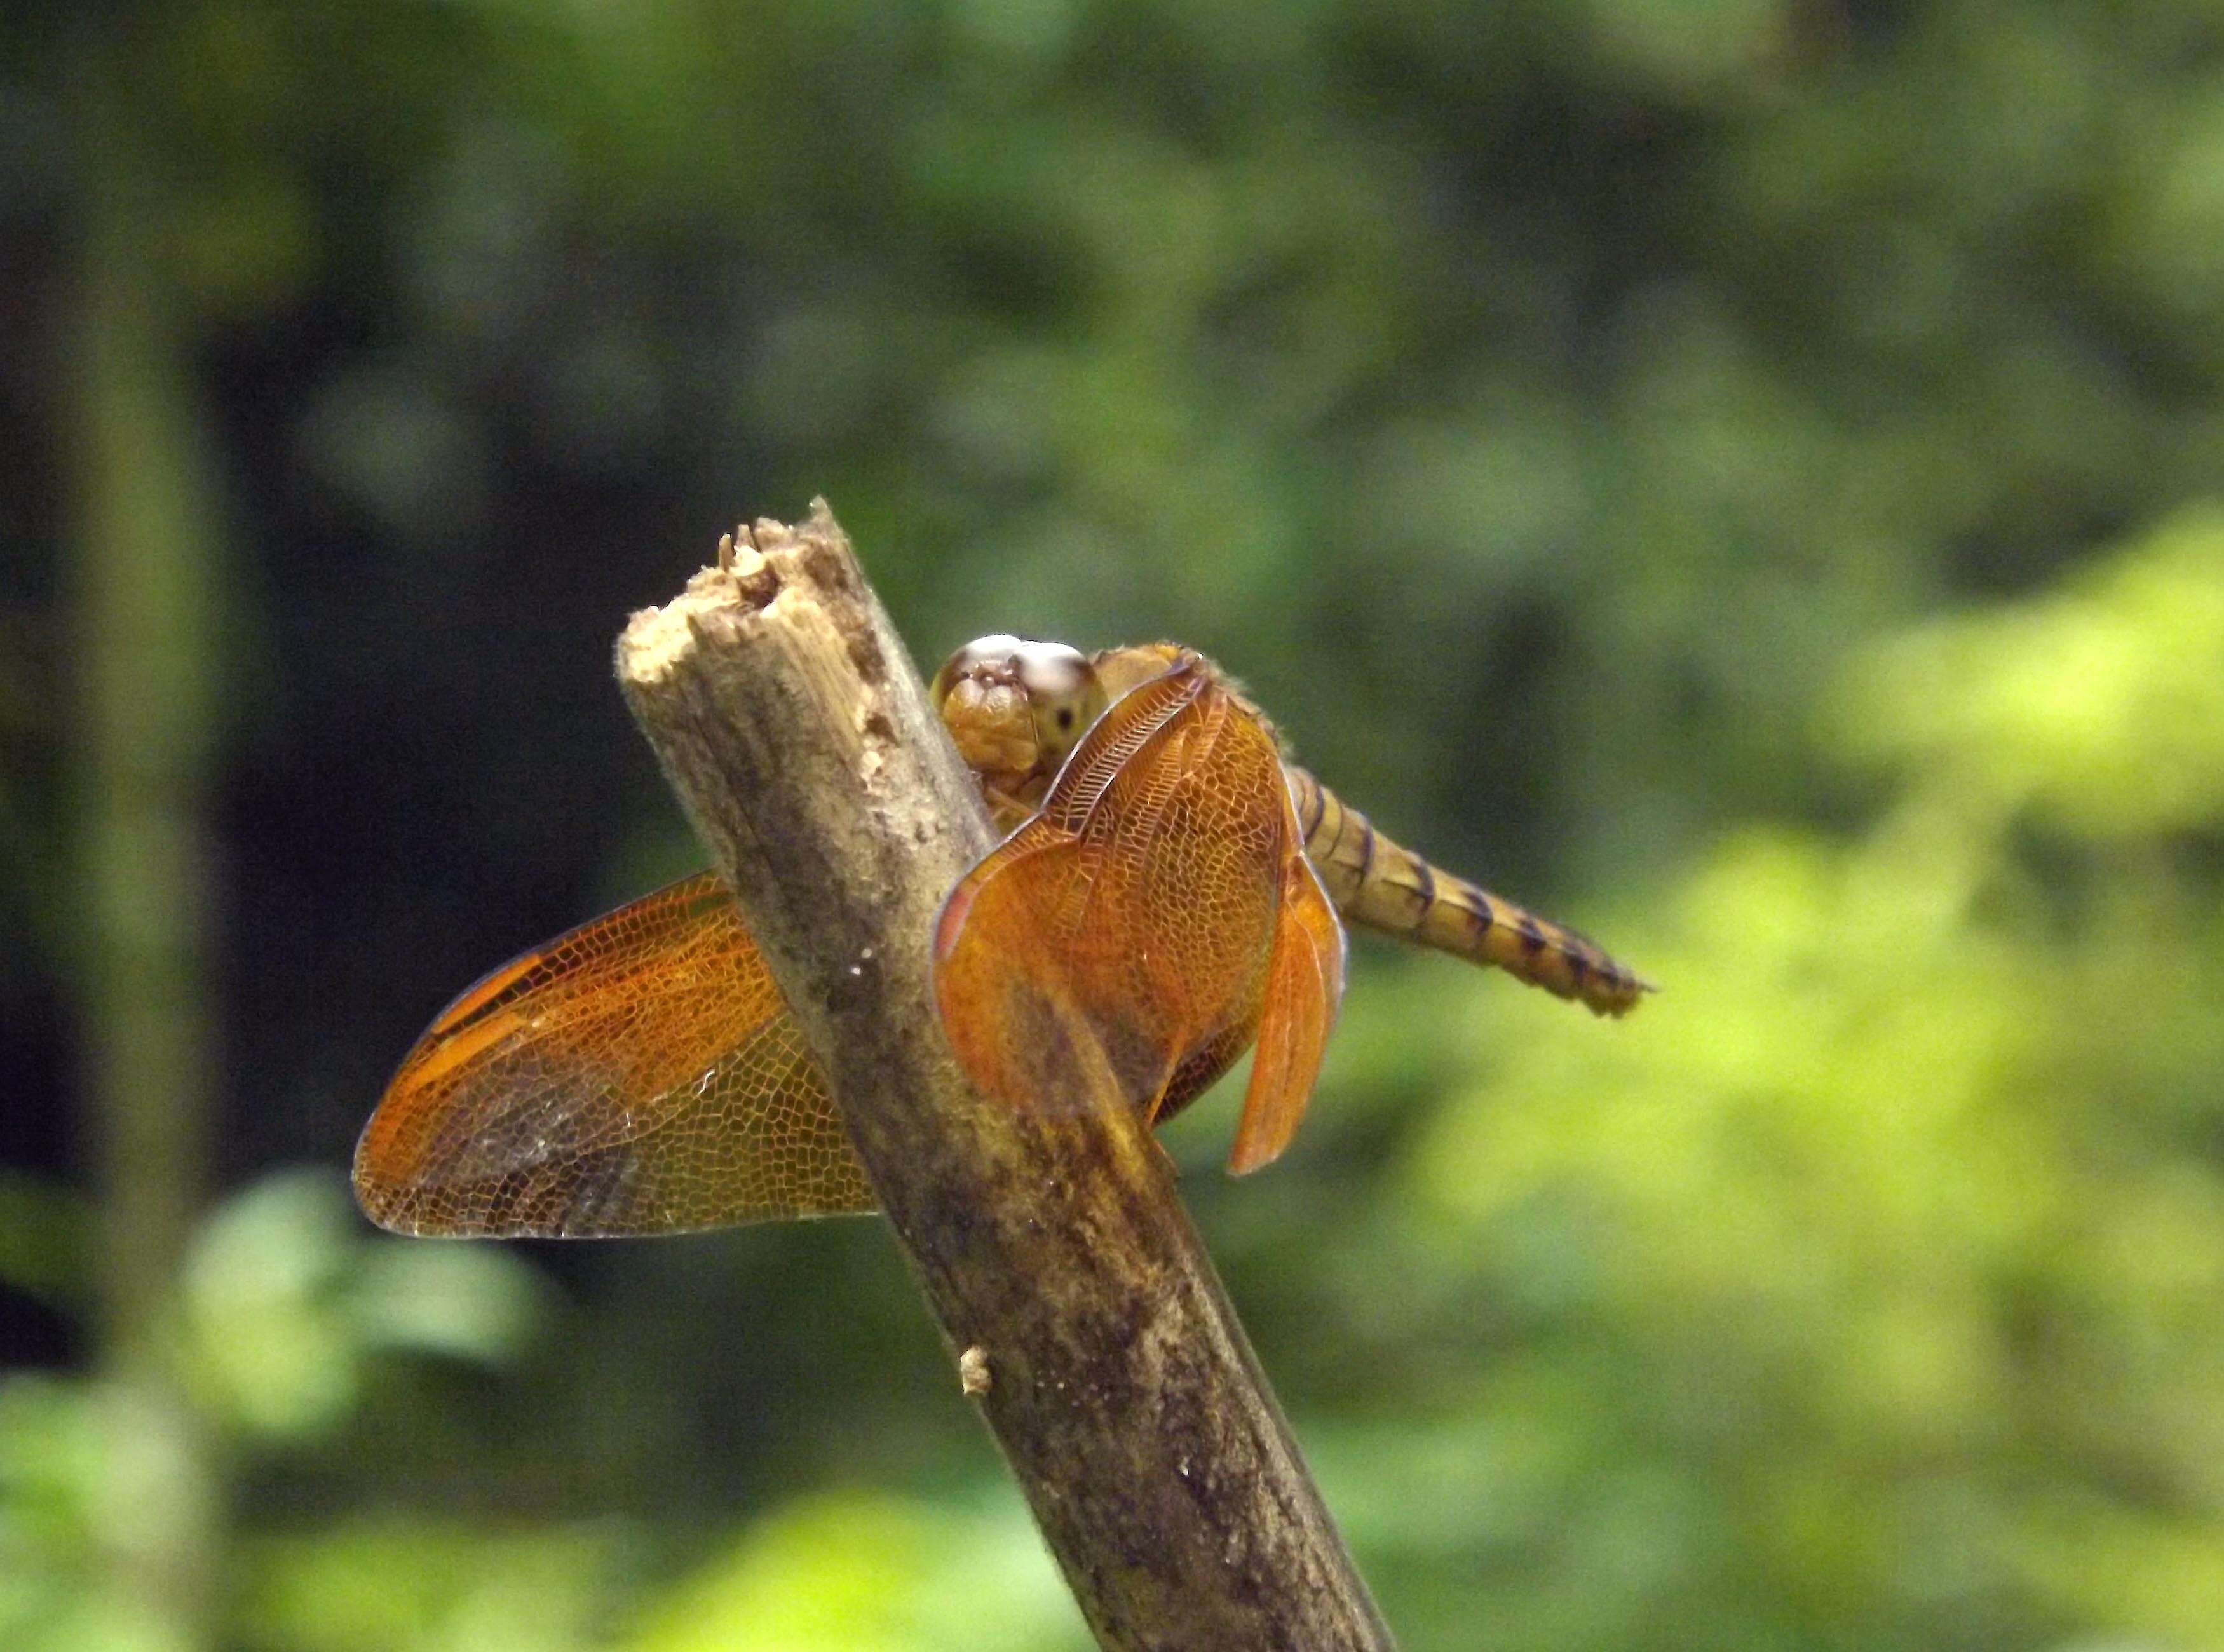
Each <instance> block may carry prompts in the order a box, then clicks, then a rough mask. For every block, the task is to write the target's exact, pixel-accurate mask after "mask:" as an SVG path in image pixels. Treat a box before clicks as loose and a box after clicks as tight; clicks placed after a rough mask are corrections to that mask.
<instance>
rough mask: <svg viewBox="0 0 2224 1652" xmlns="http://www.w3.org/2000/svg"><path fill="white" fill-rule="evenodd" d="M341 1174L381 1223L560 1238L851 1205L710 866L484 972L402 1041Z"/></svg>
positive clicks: (760, 965) (673, 1229) (826, 1107)
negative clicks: (400, 1055) (405, 1045)
mask: <svg viewBox="0 0 2224 1652" xmlns="http://www.w3.org/2000/svg"><path fill="white" fill-rule="evenodd" d="M355 1185H356V1195H357V1198H358V1199H359V1200H360V1201H362V1204H363V1209H364V1211H365V1212H366V1213H367V1214H369V1215H370V1218H371V1219H372V1220H374V1221H376V1222H377V1223H378V1224H379V1225H380V1226H384V1227H390V1228H393V1229H395V1230H396V1231H398V1232H401V1233H425V1234H454V1235H504V1234H509V1235H528V1234H529V1235H539V1236H542V1237H547V1238H575V1237H588V1236H599V1235H610V1234H626V1233H684V1232H687V1231H690V1230H692V1229H697V1228H705V1227H723V1226H730V1225H732V1224H735V1223H738V1222H748V1221H759V1220H767V1219H768V1218H773V1217H780V1216H809V1215H825V1214H835V1213H838V1212H846V1211H869V1210H870V1209H871V1208H872V1207H873V1202H872V1195H871V1194H870V1193H869V1191H868V1189H867V1188H866V1185H865V1179H864V1173H863V1171H862V1169H861V1168H860V1167H859V1166H858V1163H857V1162H856V1157H855V1156H854V1155H853V1154H852V1153H851V1151H850V1144H849V1141H848V1138H846V1137H845V1136H844V1135H843V1131H842V1124H841V1120H840V1119H839V1117H838V1116H837V1113H836V1112H835V1109H834V1101H833V1098H832V1096H831V1094H830V1093H829V1092H828V1090H827V1088H826V1081H825V1078H824V1077H823V1076H822V1075H820V1073H819V1072H818V1069H817V1067H816V1066H815V1065H814V1064H813V1062H812V1059H811V1057H810V1056H809V1054H808V1052H807V1051H806V1050H805V1048H804V1044H803V1037H802V1033H801V1031H800V1030H799V1028H798V1027H797V1026H796V1025H795V1023H794V1020H793V1018H792V1017H790V1016H789V1014H788V1013H787V1006H785V1005H784V1004H783V1003H782V1002H781V999H780V993H779V990H778V989H777V988H776V987H774V985H773V981H772V977H771V975H770V974H768V973H767V971H766V969H765V966H764V961H763V959H762V958H761V957H760V956H759V955H758V953H757V950H756V948H755V946H754V945H753V944H752V943H750V940H749V933H748V931H747V930H744V929H743V928H742V922H741V917H740V915H739V914H738V913H737V912H736V911H735V909H734V905H733V902H732V900H731V899H730V898H729V897H728V895H727V893H726V892H725V890H724V888H723V886H721V885H720V884H719V882H718V881H717V879H716V878H713V877H711V876H710V875H708V874H703V875H700V876H697V877H693V878H689V879H686V880H684V881H682V882H679V883H676V884H673V885H672V886H670V887H668V888H665V889H660V890H659V891H657V892H656V893H654V894H653V895H648V896H645V897H643V898H642V899H640V900H637V901H635V902H633V903H632V904H631V905H627V906H622V907H620V908H619V909H618V910H617V911H614V912H610V913H608V914H606V915H605V916H603V917H598V918H597V919H596V920H594V922H592V923H591V924H583V925H581V926H580V927H579V928H578V929H576V930H572V931H571V932H570V933H568V934H566V935H564V936H559V937H558V938H557V939H556V940H553V941H551V942H550V943H548V944H547V945H546V946H544V947H540V948H538V949H535V950H534V951H531V952H528V953H527V954H525V955H523V956H521V957H520V958H517V959H515V960H513V961H512V962H509V963H508V964H505V965H504V966H502V968H500V969H497V970H496V971H495V972H494V973H493V974H490V975H489V976H488V977H487V978H486V979H485V980H483V981H481V982H480V983H479V984H478V985H477V986H476V987H472V988H471V990H470V991H469V992H467V993H464V995H463V996H462V997H461V998H459V999H457V1000H456V1001H455V1002H454V1003H453V1004H452V1005H450V1006H448V1008H447V1009H446V1010H445V1011H444V1012H442V1013H441V1015H440V1017H439V1019H437V1020H436V1021H434V1022H433V1025H432V1026H431V1027H430V1028H429V1029H428V1030H427V1031H426V1033H425V1036H424V1037H422V1038H420V1039H419V1040H418V1042H417V1047H416V1048H415V1049H414V1050H411V1051H410V1052H409V1055H408V1059H407V1060H405V1061H404V1062H402V1063H401V1070H400V1071H399V1072H397V1073H396V1074H395V1075H394V1080H393V1082H392V1083H391V1084H389V1086H388V1087H387V1091H386V1095H385V1098H384V1100H382V1101H381V1102H380V1103H379V1106H378V1111H377V1112H376V1113H375V1114H373V1115H372V1117H371V1120H370V1124H369V1125H368V1126H366V1127H365V1128H364V1130H363V1140H362V1142H361V1144H359V1145H358V1146H357V1149H356V1161H355Z"/></svg>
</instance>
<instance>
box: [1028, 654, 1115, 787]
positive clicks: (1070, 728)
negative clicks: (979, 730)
mask: <svg viewBox="0 0 2224 1652" xmlns="http://www.w3.org/2000/svg"><path fill="white" fill-rule="evenodd" d="M1014 666H1015V668H1016V670H1017V672H1018V676H1019V681H1020V689H1021V690H1024V691H1025V693H1026V694H1027V706H1028V709H1030V710H1032V711H1033V714H1034V726H1035V744H1036V746H1037V747H1039V751H1040V753H1041V761H1042V762H1043V763H1044V764H1045V766H1048V767H1051V768H1055V767H1057V766H1058V765H1059V764H1060V763H1063V762H1064V761H1065V760H1066V758H1067V757H1068V756H1069V755H1071V753H1072V751H1073V748H1074V747H1076V746H1078V745H1079V744H1080V743H1081V737H1082V735H1085V734H1087V733H1088V732H1089V725H1090V723H1092V722H1096V719H1097V718H1098V717H1099V716H1102V715H1103V710H1104V703H1105V697H1104V685H1103V684H1102V683H1100V682H1099V681H1097V678H1096V667H1095V666H1094V665H1090V663H1089V656H1088V655H1086V654H1084V653H1082V652H1081V651H1080V650H1079V649H1077V648H1069V647H1067V646H1065V644H1064V643H1061V642H1031V643H1028V644H1027V646H1025V647H1023V648H1021V649H1020V653H1019V654H1018V656H1017V658H1016V659H1015V660H1014Z"/></svg>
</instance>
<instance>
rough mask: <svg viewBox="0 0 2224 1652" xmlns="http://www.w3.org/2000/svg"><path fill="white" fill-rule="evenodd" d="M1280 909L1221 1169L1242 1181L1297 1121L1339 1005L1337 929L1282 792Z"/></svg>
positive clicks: (1283, 1143)
mask: <svg viewBox="0 0 2224 1652" xmlns="http://www.w3.org/2000/svg"><path fill="white" fill-rule="evenodd" d="M1282 808H1283V812H1284V815H1285V817H1286V820H1285V835H1284V839H1283V841H1284V842H1285V843H1286V845H1287V848H1286V849H1285V851H1284V854H1283V857H1282V905H1281V910H1280V911H1279V913H1278V914H1277V916H1276V917H1275V920H1274V949H1273V955H1272V956H1271V958H1270V959H1269V960H1268V962H1267V993H1266V1000H1265V1003H1264V1005H1263V1006H1262V1007H1261V1009H1260V1016H1259V1047H1258V1050H1256V1052H1255V1053H1254V1055H1253V1056H1252V1057H1251V1081H1250V1085H1249V1087H1248V1088H1247V1089H1246V1090H1245V1091H1244V1094H1243V1118H1242V1123H1241V1124H1239V1125H1238V1126H1236V1130H1235V1146H1234V1148H1233V1149H1232V1150H1231V1151H1229V1156H1228V1168H1229V1170H1230V1171H1231V1172H1233V1173H1234V1174H1235V1175H1237V1176H1244V1175H1247V1174H1248V1173H1249V1172H1251V1171H1253V1170H1257V1169H1258V1168H1259V1167H1260V1165H1262V1164H1267V1163H1272V1162H1273V1160H1275V1159H1276V1158H1278V1157H1280V1156H1281V1152H1282V1150H1283V1149H1284V1148H1286V1147H1287V1146H1288V1145H1289V1144H1290V1138H1292V1136H1294V1135H1296V1134H1297V1132H1298V1123H1299V1121H1300V1120H1302V1119H1304V1118H1305V1102H1306V1100H1307V1099H1308V1098H1310V1097H1311V1094H1312V1089H1313V1080H1314V1079H1315V1078H1316V1077H1317V1075H1319V1072H1320V1064H1321V1056H1322V1054H1323V1053H1324V1051H1325V1050H1327V1048H1328V1035H1329V1031H1330V1028H1332V1027H1333V1026H1334V1025H1336V1009H1337V1007H1338V1006H1340V1005H1341V1004H1342V1003H1343V955H1344V943H1343V924H1342V923H1340V922H1339V921H1338V920H1337V918H1336V908H1335V907H1334V906H1333V905H1331V904H1330V901H1329V898H1328V891H1327V890H1326V889H1324V888H1323V887H1322V886H1321V880H1320V876H1319V874H1318V873H1316V872H1315V871H1314V870H1313V867H1312V862H1311V861H1309V860H1307V859H1306V858H1305V833H1304V830H1303V829H1302V828H1301V827H1299V825H1298V817H1297V812H1296V810H1294V809H1293V808H1292V807H1291V804H1290V801H1289V796H1288V793H1287V791H1286V790H1285V791H1284V793H1283V800H1282Z"/></svg>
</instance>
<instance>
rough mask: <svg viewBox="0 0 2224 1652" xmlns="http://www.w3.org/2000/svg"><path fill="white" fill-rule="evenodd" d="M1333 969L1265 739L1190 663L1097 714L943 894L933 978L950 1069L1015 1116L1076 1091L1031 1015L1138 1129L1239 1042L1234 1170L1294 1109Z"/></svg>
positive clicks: (1306, 1080)
mask: <svg viewBox="0 0 2224 1652" xmlns="http://www.w3.org/2000/svg"><path fill="white" fill-rule="evenodd" d="M935 964H936V972H935V987H936V994H937V997H938V1001H939V1005H940V1007H941V1011H942V1016H943V1022H944V1025H945V1027H946V1028H947V1029H948V1031H949V1033H950V1037H951V1044H952V1047H953V1048H954V1049H955V1050H956V1051H957V1056H958V1059H959V1061H960V1062H962V1063H963V1064H964V1067H965V1069H966V1070H967V1072H968V1073H969V1074H970V1075H972V1077H973V1079H974V1081H976V1083H978V1084H980V1085H981V1086H982V1088H983V1089H985V1090H987V1091H989V1093H990V1094H995V1095H997V1096H999V1097H1001V1098H1003V1099H1004V1100H1008V1101H1010V1102H1012V1103H1014V1105H1022V1106H1033V1105H1042V1104H1043V1103H1044V1101H1045V1099H1046V1098H1050V1097H1055V1096H1059V1095H1067V1094H1073V1093H1074V1092H1073V1090H1072V1088H1071V1087H1070V1086H1069V1085H1068V1084H1065V1083H1064V1082H1061V1081H1060V1078H1059V1072H1060V1069H1062V1067H1063V1066H1065V1065H1067V1064H1070V1062H1071V1056H1070V1053H1069V1052H1068V1051H1067V1050H1066V1049H1065V1039H1064V1038H1063V1037H1061V1036H1058V1034H1059V1031H1060V1027H1061V1025H1062V1022H1061V1019H1060V1015H1059V1014H1052V1013H1046V1007H1051V1008H1054V1009H1055V1010H1057V1011H1058V1012H1061V1013H1062V1012H1075V1013H1077V1014H1078V1016H1079V1017H1080V1018H1081V1020H1082V1021H1083V1022H1084V1023H1085V1025H1087V1026H1088V1027H1089V1028H1090V1030H1091V1031H1093V1032H1094V1033H1095V1034H1096V1037H1097V1039H1098V1040H1099V1042H1101V1044H1103V1048H1104V1050H1105V1054H1106V1056H1107V1057H1108V1058H1109V1062H1110V1063H1111V1067H1112V1069H1113V1073H1114V1075H1115V1077H1116V1079H1117V1081H1118V1087H1119V1090H1120V1092H1121V1095H1122V1097H1123V1099H1124V1100H1126V1101H1127V1102H1128V1104H1129V1105H1131V1106H1133V1107H1137V1108H1138V1109H1140V1111H1142V1112H1143V1113H1144V1114H1145V1116H1146V1117H1147V1118H1149V1119H1153V1120H1154V1121H1155V1120H1156V1119H1162V1118H1164V1117H1166V1116H1167V1115H1168V1114H1170V1113H1173V1112H1174V1111H1176V1110H1177V1109H1178V1108H1179V1107H1183V1106H1184V1105H1185V1104H1186V1103H1187V1102H1189V1101H1190V1100H1192V1099H1194V1098H1195V1097H1196V1096H1197V1094H1200V1093H1201V1092H1202V1091H1203V1090H1204V1089H1205V1088H1207V1087H1208V1086H1210V1084H1211V1083H1212V1081H1214V1080H1215V1079H1216V1078H1218V1077H1219V1076H1220V1075H1221V1074H1222V1073H1223V1072H1225V1071H1226V1070H1227V1069H1228V1067H1229V1064H1230V1063H1232V1062H1234V1061H1235V1058H1236V1057H1237V1056H1240V1055H1241V1054H1242V1052H1243V1050H1244V1048H1245V1047H1246V1046H1247V1045H1248V1044H1249V1043H1250V1042H1251V1039H1252V1037H1253V1035H1254V1032H1258V1033H1259V1034H1260V1041H1261V1058H1262V1059H1261V1062H1260V1066H1259V1067H1258V1068H1257V1069H1254V1075H1253V1081H1252V1088H1251V1094H1250V1096H1249V1099H1248V1100H1247V1103H1246V1108H1245V1116H1244V1122H1243V1125H1242V1130H1241V1133H1240V1134H1239V1138H1238V1144H1237V1150H1236V1154H1235V1160H1234V1161H1233V1162H1234V1163H1235V1168H1237V1169H1239V1170H1248V1169H1252V1168H1254V1167H1255V1166H1257V1165H1259V1164H1263V1163H1266V1162H1267V1160H1268V1159H1270V1158H1272V1157H1273V1156H1274V1154H1275V1153H1278V1152H1279V1151H1281V1149H1282V1147H1283V1146H1284V1145H1286V1144H1287V1142H1288V1140H1289V1136H1290V1132H1292V1130H1294V1129H1295V1127H1296V1124H1297V1120H1298V1117H1299V1116H1300V1115H1301V1113H1302V1112H1303V1109H1304V1102H1305V1094H1306V1093H1307V1092H1309V1091H1310V1089H1311V1085H1312V1080H1313V1075H1314V1073H1315V1071H1316V1069H1317V1067H1318V1065H1319V1060H1320V1053H1321V1046H1322V1044H1323V1042H1324V1039H1325V1037H1326V1035H1327V1029H1328V1025H1329V1024H1330V1021H1331V1020H1332V1019H1333V1018H1334V1014H1335V1007H1336V1001H1337V999H1338V997H1339V996H1340V994H1341V993H1342V990H1343V932H1342V930H1341V929H1340V928H1339V927H1338V925H1337V924H1336V915H1335V913H1334V911H1332V910H1331V909H1330V906H1329V905H1328V902H1327V899H1326V898H1325V896H1324V895H1323V893H1322V892H1321V889H1320V886H1319V883H1318V881H1317V880H1316V879H1315V878H1314V876H1313V874H1312V872H1311V867H1309V866H1308V865H1307V864H1306V862H1305V853H1304V845H1303V842H1302V835H1301V834H1300V833H1299V831H1298V825H1297V821H1296V817H1295V815H1294V813H1293V811H1292V808H1291V804H1290V800H1289V794H1288V791H1287V790H1286V785H1285V783H1284V780H1283V774H1282V764H1281V756H1280V753H1279V750H1278V749H1277V747H1276V746H1275V744H1274V741H1273V736H1272V735H1270V734H1268V733H1267V730H1266V728H1264V727H1262V726H1261V725H1260V722H1259V720H1258V718H1257V717H1256V716H1255V715H1254V714H1253V713H1252V712H1251V711H1250V710H1249V709H1248V708H1247V707H1246V706H1244V705H1243V703H1242V702H1241V701H1239V700H1238V699H1236V697H1235V696H1234V695H1233V694H1231V693H1230V692H1229V690H1227V689H1226V688H1224V687H1223V686H1222V685H1221V684H1220V683H1219V682H1218V681H1217V680H1216V678H1215V677H1214V676H1213V673H1212V672H1211V670H1210V667H1209V666H1207V665H1204V663H1203V662H1202V661H1199V660H1197V659H1185V660H1183V661H1182V662H1180V663H1178V664H1177V665H1175V666H1174V668H1173V669H1172V670H1171V671H1169V672H1166V674H1165V675H1163V676H1160V677H1159V678H1154V679H1153V680H1152V681H1149V682H1147V683H1145V684H1142V685H1141V686H1140V687H1139V688H1137V689H1136V690H1134V692H1133V693H1130V694H1128V696H1126V697H1124V698H1122V699H1121V700H1120V701H1119V702H1118V703H1116V704H1115V705H1114V706H1113V707H1112V708H1111V709H1110V710H1109V711H1107V712H1106V713H1105V714H1104V715H1103V716H1102V717H1100V718H1099V719H1098V720H1097V722H1096V725H1095V727H1093V728H1091V729H1090V732H1089V735H1088V737H1087V738H1086V739H1085V740H1084V741H1082V743H1081V745H1080V746H1079V747H1077V749H1076V750H1075V752H1074V753H1073V756H1072V757H1071V760H1069V761H1068V762H1067V763H1066V765H1065V768H1064V769H1063V770H1061V771H1060V772H1059V774H1058V779H1057V780H1056V782H1055V783H1054V784H1053V785H1052V787H1051V790H1050V792H1049V795H1048V796H1047V797H1046V798H1045V799H1044V802H1043V807H1042V810H1041V812H1040V813H1039V814H1038V815H1037V816H1036V817H1034V818H1033V820H1030V821H1029V822H1027V824H1025V825H1024V826H1022V827H1020V829H1019V830H1018V831H1017V832H1016V833H1014V835H1012V836H1011V837H1010V838H1009V839H1008V840H1007V841H1006V842H1005V843H1004V844H1003V845H1002V846H1001V848H997V849H996V850H995V852H994V853H992V854H989V856H988V857H987V858H986V859H985V860H983V861H982V862H981V864H980V865H979V866H977V867H975V868H974V869H973V870H972V872H970V873H968V874H967V875H966V877H965V878H964V880H963V881H961V882H960V883H959V885H958V886H957V889H956V890H954V891H953V892H951V898H950V901H949V903H948V905H946V906H945V909H944V911H943V916H942V920H941V923H940V924H939V925H938V929H937V932H936V936H935ZM1262 1016H1265V1017H1267V1024H1266V1025H1265V1026H1264V1027H1263V1028H1262V1026H1261V1018H1262ZM1087 1093H1088V1092H1086V1091H1084V1094H1087Z"/></svg>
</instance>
